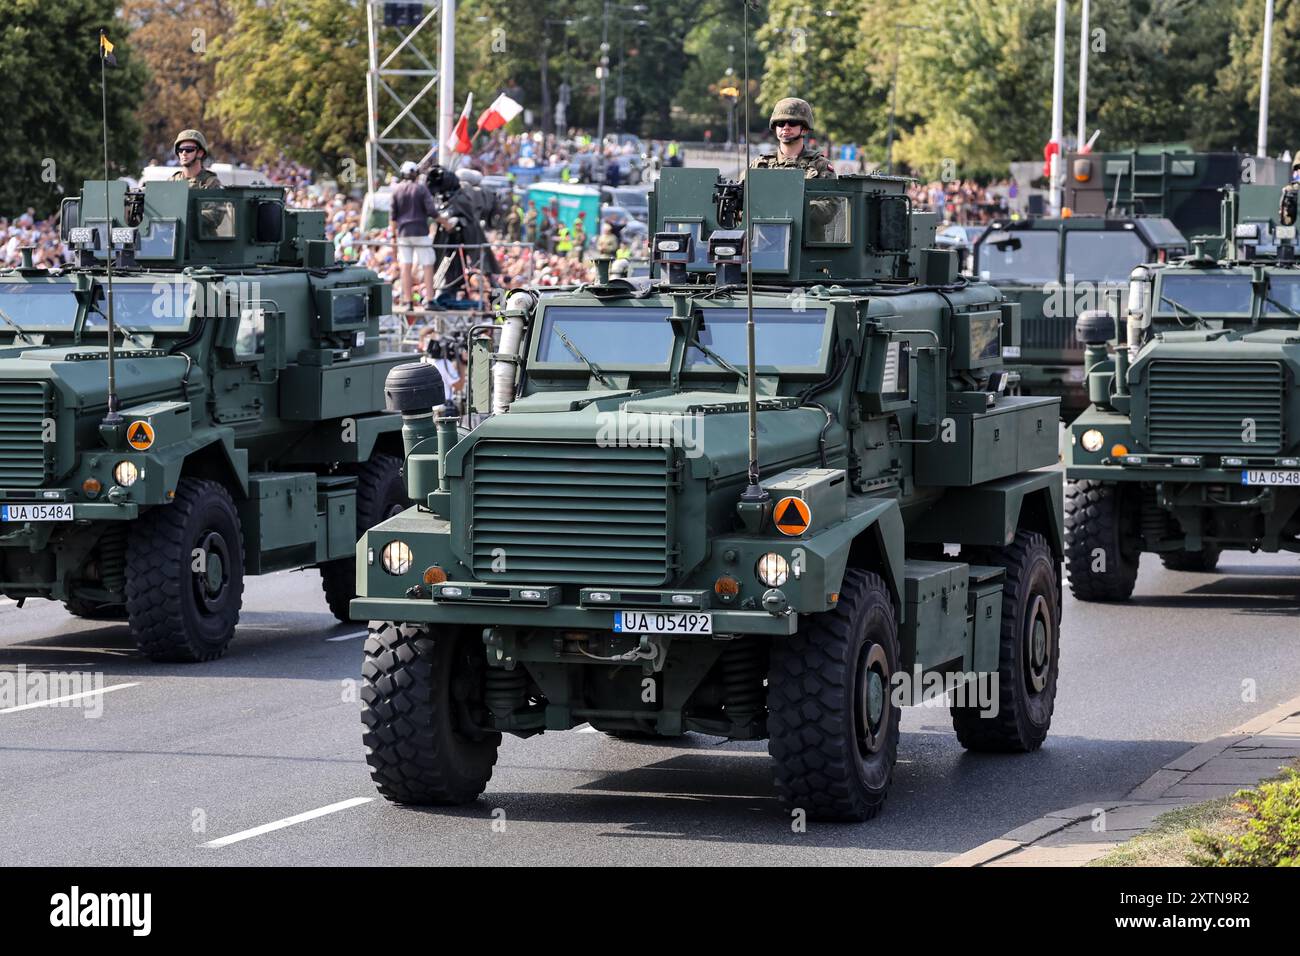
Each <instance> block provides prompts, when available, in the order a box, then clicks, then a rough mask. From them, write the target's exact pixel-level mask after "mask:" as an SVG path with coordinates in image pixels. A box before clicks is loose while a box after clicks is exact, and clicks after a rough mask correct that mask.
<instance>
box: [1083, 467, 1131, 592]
mask: <svg viewBox="0 0 1300 956" xmlns="http://www.w3.org/2000/svg"><path fill="white" fill-rule="evenodd" d="M1138 520H1139V513H1138V508H1137V499H1136V497H1135V496H1134V495H1132V494H1130V493H1129V489H1126V488H1122V487H1121V486H1119V485H1116V484H1108V483H1106V482H1101V481H1070V482H1067V483H1066V486H1065V567H1066V570H1067V571H1068V572H1069V575H1070V591H1071V593H1073V594H1074V596H1075V597H1076V598H1078V599H1079V600H1080V601H1127V600H1128V599H1129V598H1130V597H1131V596H1132V594H1133V587H1134V585H1136V584H1137V574H1138V562H1139V560H1140V559H1141V557H1142V540H1141V537H1140V536H1139V534H1138Z"/></svg>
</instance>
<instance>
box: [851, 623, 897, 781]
mask: <svg viewBox="0 0 1300 956" xmlns="http://www.w3.org/2000/svg"><path fill="white" fill-rule="evenodd" d="M888 697H889V660H888V658H886V657H885V649H884V648H883V647H881V646H880V645H879V644H872V645H871V646H870V647H869V648H867V650H866V651H865V652H864V653H863V654H862V657H861V659H860V660H859V663H858V673H857V677H856V679H855V681H854V707H853V713H854V722H855V723H856V725H857V737H858V751H859V753H860V754H861V755H862V756H863V757H868V756H870V755H872V754H875V753H879V752H880V749H881V747H882V746H884V742H885V739H886V737H887V735H888V731H889V719H890V717H889V699H888Z"/></svg>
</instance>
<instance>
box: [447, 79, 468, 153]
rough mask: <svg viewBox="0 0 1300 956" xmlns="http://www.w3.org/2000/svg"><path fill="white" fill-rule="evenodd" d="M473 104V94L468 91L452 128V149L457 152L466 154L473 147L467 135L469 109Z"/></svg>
mask: <svg viewBox="0 0 1300 956" xmlns="http://www.w3.org/2000/svg"><path fill="white" fill-rule="evenodd" d="M473 105H474V94H473V93H470V94H469V96H468V97H466V98H465V108H464V109H463V110H461V111H460V119H458V120H456V128H455V129H454V130H452V133H451V139H452V143H451V146H452V149H454V150H455V151H456V152H458V153H466V154H468V153H469V152H470V151H471V149H472V148H473V145H472V142H471V140H470V135H469V111H470V107H471V106H473Z"/></svg>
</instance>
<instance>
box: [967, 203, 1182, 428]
mask: <svg viewBox="0 0 1300 956" xmlns="http://www.w3.org/2000/svg"><path fill="white" fill-rule="evenodd" d="M1187 249H1188V245H1187V240H1186V239H1184V238H1183V236H1182V233H1180V232H1179V231H1178V230H1177V229H1176V228H1175V227H1174V225H1173V223H1171V222H1170V221H1169V220H1168V219H1156V218H1139V219H1125V218H1113V219H1111V218H1102V217H1093V216H1070V217H1064V218H1049V219H1024V220H1019V221H1014V222H1012V221H997V222H993V223H991V224H990V225H989V227H988V228H987V229H986V230H985V231H984V232H983V233H982V234H981V235H980V237H979V238H978V239H977V240H976V242H975V250H974V268H973V270H972V271H973V274H974V275H975V276H977V277H978V278H979V279H980V280H982V281H984V282H989V283H992V284H993V285H995V286H997V287H998V288H999V289H1000V290H1002V294H1003V295H1004V296H1006V297H1007V299H1008V300H1010V301H1012V302H1018V303H1019V304H1020V321H1021V326H1020V328H1021V336H1020V355H1019V359H1018V361H1017V362H1016V364H1014V365H1013V366H1012V368H1013V370H1014V371H1016V372H1017V373H1018V374H1019V375H1020V390H1021V392H1022V393H1023V394H1025V395H1055V396H1057V397H1058V398H1060V400H1061V416H1062V417H1063V418H1064V419H1065V420H1066V421H1070V420H1071V419H1072V418H1074V417H1075V416H1076V415H1078V414H1079V413H1080V412H1081V411H1083V410H1084V409H1085V408H1087V407H1088V396H1087V392H1086V391H1085V389H1084V387H1083V348H1082V346H1080V345H1079V343H1078V341H1077V340H1076V339H1075V337H1074V323H1075V320H1077V319H1078V317H1079V315H1080V314H1081V313H1083V312H1085V311H1087V310H1089V309H1096V308H1099V307H1100V306H1101V304H1102V302H1103V300H1104V297H1105V295H1106V294H1107V293H1108V292H1109V291H1110V290H1120V291H1123V290H1124V289H1126V288H1127V283H1128V276H1129V273H1130V272H1131V271H1132V270H1133V267H1134V266H1136V265H1139V264H1141V263H1143V262H1163V261H1166V260H1167V259H1170V258H1175V257H1177V256H1181V255H1183V254H1185V253H1186V252H1187ZM1008 358H1010V356H1008Z"/></svg>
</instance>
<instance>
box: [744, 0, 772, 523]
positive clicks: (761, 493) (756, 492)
mask: <svg viewBox="0 0 1300 956" xmlns="http://www.w3.org/2000/svg"><path fill="white" fill-rule="evenodd" d="M743 2H744V6H745V13H744V28H743V30H742V31H741V42H743V43H744V44H745V55H744V61H745V66H744V70H745V110H744V113H745V172H744V173H742V175H747V173H748V171H749V128H750V127H749V0H743ZM749 187H750V183H749V182H748V178H746V182H745V190H744V196H743V197H742V201H743V203H744V207H743V208H744V213H743V215H744V217H745V243H744V259H745V344H746V348H747V354H746V360H747V365H746V373H747V374H746V377H747V378H748V380H749V381H748V383H747V388H748V392H749V397H748V412H749V481H748V484H747V485H746V486H745V490H744V492H743V493H742V494H741V496H740V500H741V502H742V503H745V504H753V505H761V504H762V503H763V502H765V501H767V500H768V494H767V491H766V490H765V489H764V488H763V486H762V485H760V484H759V483H758V482H759V477H760V476H759V471H758V375H757V373H756V370H755V367H756V366H757V364H758V362H757V359H756V358H755V357H754V269H753V258H752V253H751V251H750V248H751V246H752V245H753V243H752V242H751V239H752V238H753V228H752V226H751V225H750V217H749Z"/></svg>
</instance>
